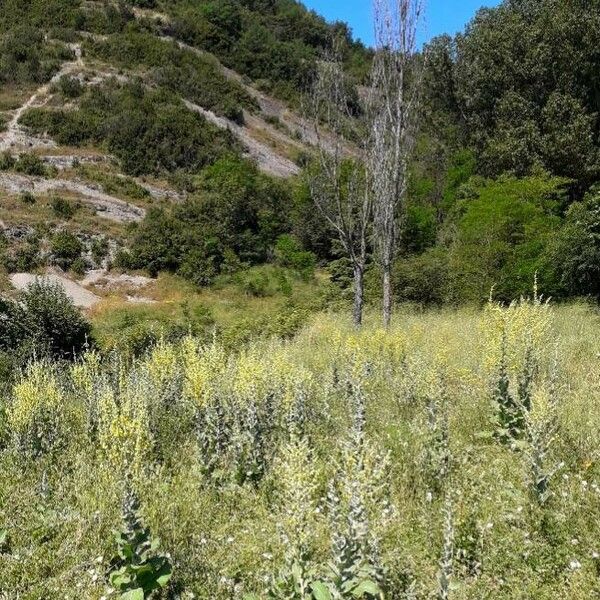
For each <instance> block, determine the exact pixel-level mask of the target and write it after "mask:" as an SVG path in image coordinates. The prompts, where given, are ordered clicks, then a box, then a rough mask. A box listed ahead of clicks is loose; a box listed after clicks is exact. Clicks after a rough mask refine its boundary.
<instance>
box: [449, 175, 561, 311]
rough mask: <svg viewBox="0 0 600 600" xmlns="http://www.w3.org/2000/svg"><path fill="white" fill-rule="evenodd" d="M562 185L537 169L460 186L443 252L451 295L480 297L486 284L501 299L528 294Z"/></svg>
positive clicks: (540, 266) (541, 260) (486, 294)
mask: <svg viewBox="0 0 600 600" xmlns="http://www.w3.org/2000/svg"><path fill="white" fill-rule="evenodd" d="M564 186H565V180H563V179H559V178H553V177H549V176H546V175H542V176H536V177H527V178H525V179H515V178H512V177H511V178H502V179H499V180H497V181H488V180H484V181H478V180H474V181H473V182H472V183H471V184H469V186H468V188H465V187H464V188H463V189H464V190H465V195H466V197H464V198H463V199H462V200H461V201H459V204H458V205H457V207H456V209H455V211H456V212H455V220H456V222H455V223H454V224H453V226H454V227H455V233H454V240H453V242H452V244H451V246H450V252H449V259H450V263H449V264H450V271H451V279H452V296H453V299H454V300H457V301H474V302H481V301H485V300H486V299H487V298H489V294H490V290H491V289H492V287H493V288H494V296H495V297H496V298H497V299H498V300H503V301H510V300H511V299H513V298H518V297H520V296H521V295H526V294H528V292H529V290H530V289H531V282H532V281H533V279H534V277H535V273H536V272H538V271H542V269H543V268H544V256H545V253H546V248H547V245H548V243H549V241H550V240H551V238H552V236H553V235H554V234H555V232H556V231H557V230H558V228H559V225H560V218H559V217H558V214H557V213H558V210H559V208H560V206H561V203H562V202H563V196H564ZM467 192H468V195H467Z"/></svg>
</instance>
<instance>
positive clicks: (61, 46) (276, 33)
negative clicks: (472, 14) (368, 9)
mask: <svg viewBox="0 0 600 600" xmlns="http://www.w3.org/2000/svg"><path fill="white" fill-rule="evenodd" d="M5 4H6V7H3V11H2V13H3V14H2V15H1V16H0V153H2V154H1V158H0V227H1V229H2V231H3V235H2V238H0V253H1V254H2V262H3V265H2V267H3V268H4V270H5V271H6V272H7V274H8V273H17V274H18V273H23V272H24V273H30V272H35V271H44V270H45V269H46V268H47V267H50V268H51V269H52V270H53V271H57V272H58V275H56V273H55V276H61V277H62V276H64V274H63V273H61V272H60V271H70V272H71V274H73V275H75V274H76V275H78V276H83V275H84V274H85V273H86V272H87V271H89V270H95V271H97V270H99V269H100V270H102V269H104V270H106V269H107V268H109V267H110V266H111V265H112V264H113V263H115V261H117V262H118V260H119V253H120V250H119V249H122V248H126V247H127V246H128V245H129V240H131V237H132V231H135V227H136V223H138V222H141V221H142V220H143V219H144V218H145V216H146V214H147V213H148V211H150V212H152V211H156V210H160V211H163V212H164V211H167V212H168V211H171V210H174V209H172V208H170V207H171V206H172V205H181V204H182V203H183V202H185V201H187V200H189V199H190V198H194V199H196V198H198V197H201V196H204V195H205V193H204V192H205V191H206V190H203V189H201V188H202V183H201V181H204V180H205V178H203V175H202V174H203V172H204V171H205V170H206V169H209V168H211V166H212V165H215V164H220V163H221V161H230V164H234V163H235V161H234V163H231V160H232V157H238V158H244V159H247V160H248V161H249V163H251V164H253V165H255V167H252V168H256V169H257V170H258V171H257V172H256V173H255V174H253V177H255V178H258V179H257V181H259V180H260V181H261V182H262V183H261V185H267V186H275V187H277V188H278V189H279V190H281V189H286V190H288V192H289V190H290V189H292V187H293V185H294V184H293V183H292V182H291V181H290V183H284V182H286V181H287V180H293V178H294V176H296V175H297V174H298V173H299V170H300V166H299V165H301V164H302V162H303V161H304V160H305V158H306V156H307V155H309V153H310V152H311V144H312V142H314V137H313V136H314V133H313V131H312V129H311V127H310V125H309V124H308V123H307V122H306V121H305V120H304V119H303V118H302V116H301V112H302V111H301V110H300V109H299V107H300V106H301V104H302V92H303V86H305V85H306V82H307V81H309V79H310V74H311V71H312V70H314V66H315V64H316V60H317V58H318V55H319V52H320V49H321V48H322V47H324V46H325V45H326V44H327V43H328V40H329V39H330V38H331V35H332V34H334V33H335V34H337V35H339V34H340V31H341V34H342V35H343V36H344V38H345V39H346V42H347V48H346V51H347V60H348V70H349V73H352V77H354V78H355V79H356V81H357V82H359V80H360V78H361V77H362V75H361V62H365V61H366V60H367V59H368V56H367V52H366V51H365V49H364V48H363V47H362V46H361V45H359V44H356V43H354V42H353V41H352V39H351V36H350V35H349V33H348V31H347V30H346V29H344V26H342V25H335V26H329V25H327V24H326V23H325V22H324V21H323V20H322V19H321V18H320V17H318V16H317V15H315V14H314V13H310V12H308V11H307V10H306V9H304V7H303V6H302V5H300V4H298V3H297V2H293V1H283V2H271V1H263V2H259V1H248V0H239V1H234V0H228V1H225V2H221V1H219V2H212V1H206V2H193V3H192V2H187V1H181V2H178V1H165V2H159V1H156V2H155V1H154V0H143V1H140V0H137V1H134V2H108V1H105V2H89V1H80V0H50V1H49V2H42V1H41V0H29V1H26V2H17V1H16V0H14V1H11V2H7V3H5ZM363 70H364V69H363ZM235 160H238V159H235ZM235 164H237V163H235ZM236 168H237V167H233V170H234V171H235V169H236ZM261 174H262V175H261ZM271 179H274V182H273V183H266V182H270V180H271ZM277 180H279V183H277ZM288 192H286V193H288ZM269 195H270V196H271V197H272V196H273V195H274V194H273V193H270V194H269ZM246 200H247V199H246ZM280 209H281V210H282V211H287V207H284V206H282V207H280ZM274 210H275V211H276V210H277V207H274ZM257 211H258V212H261V211H263V212H264V207H258V208H257ZM153 214H154V213H153ZM238 218H239V215H238ZM253 218H254V217H252V218H251V219H250V220H252V219H253ZM132 227H133V229H132ZM280 233H281V232H280ZM234 251H235V252H236V254H237V255H238V258H242V259H243V257H242V256H240V252H239V251H238V250H237V249H234ZM121 254H122V251H121ZM121 262H123V261H121ZM125 262H126V261H125ZM130 262H131V261H130ZM122 266H123V265H122ZM126 266H127V265H126ZM129 266H131V267H134V266H136V265H129ZM69 276H71V275H69ZM25 280H28V278H27V277H22V276H18V277H14V276H13V277H12V281H13V282H15V281H25ZM5 281H6V280H5Z"/></svg>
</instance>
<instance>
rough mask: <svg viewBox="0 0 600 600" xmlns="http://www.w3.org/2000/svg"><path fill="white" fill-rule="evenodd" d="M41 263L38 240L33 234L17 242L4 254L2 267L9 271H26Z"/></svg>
mask: <svg viewBox="0 0 600 600" xmlns="http://www.w3.org/2000/svg"><path fill="white" fill-rule="evenodd" d="M40 264H41V257H40V241H39V239H37V238H36V237H34V236H31V237H29V238H28V239H27V240H26V241H25V242H24V243H21V244H18V245H17V246H16V247H14V248H13V249H12V251H10V252H7V253H6V254H5V256H4V267H5V268H6V270H7V271H8V272H9V273H26V272H30V271H33V270H34V269H36V268H37V267H39V266H40Z"/></svg>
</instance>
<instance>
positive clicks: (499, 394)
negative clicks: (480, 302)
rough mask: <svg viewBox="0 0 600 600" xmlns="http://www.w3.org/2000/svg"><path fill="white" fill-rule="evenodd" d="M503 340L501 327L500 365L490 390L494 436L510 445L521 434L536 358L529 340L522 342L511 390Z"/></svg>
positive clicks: (515, 444) (521, 436)
mask: <svg viewBox="0 0 600 600" xmlns="http://www.w3.org/2000/svg"><path fill="white" fill-rule="evenodd" d="M506 344H507V340H506V331H503V332H502V347H501V358H500V367H499V369H498V379H497V383H496V389H495V392H494V400H495V402H496V407H497V411H496V431H495V436H496V438H497V439H498V440H499V441H500V442H501V443H502V444H504V445H507V446H510V447H513V448H514V447H516V446H517V445H518V442H519V440H522V439H523V436H524V434H525V422H526V419H527V413H528V412H529V411H530V410H531V393H532V385H533V381H534V376H535V372H536V362H535V359H534V354H533V348H532V346H531V343H530V342H529V343H528V344H527V346H526V350H525V356H524V362H523V366H522V368H521V373H520V375H519V380H518V385H517V390H516V394H515V393H514V391H513V390H512V386H511V380H510V375H509V370H508V364H507V352H506Z"/></svg>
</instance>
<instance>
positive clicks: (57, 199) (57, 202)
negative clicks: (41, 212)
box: [50, 196, 77, 221]
mask: <svg viewBox="0 0 600 600" xmlns="http://www.w3.org/2000/svg"><path fill="white" fill-rule="evenodd" d="M50 206H51V207H52V212H53V213H54V216H55V217H59V218H62V219H65V220H67V221H68V220H70V219H72V218H73V216H74V215H75V213H76V212H77V206H76V205H75V204H74V203H73V202H71V201H70V200H67V199H66V198H62V197H61V196H54V198H52V200H51V202H50Z"/></svg>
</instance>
